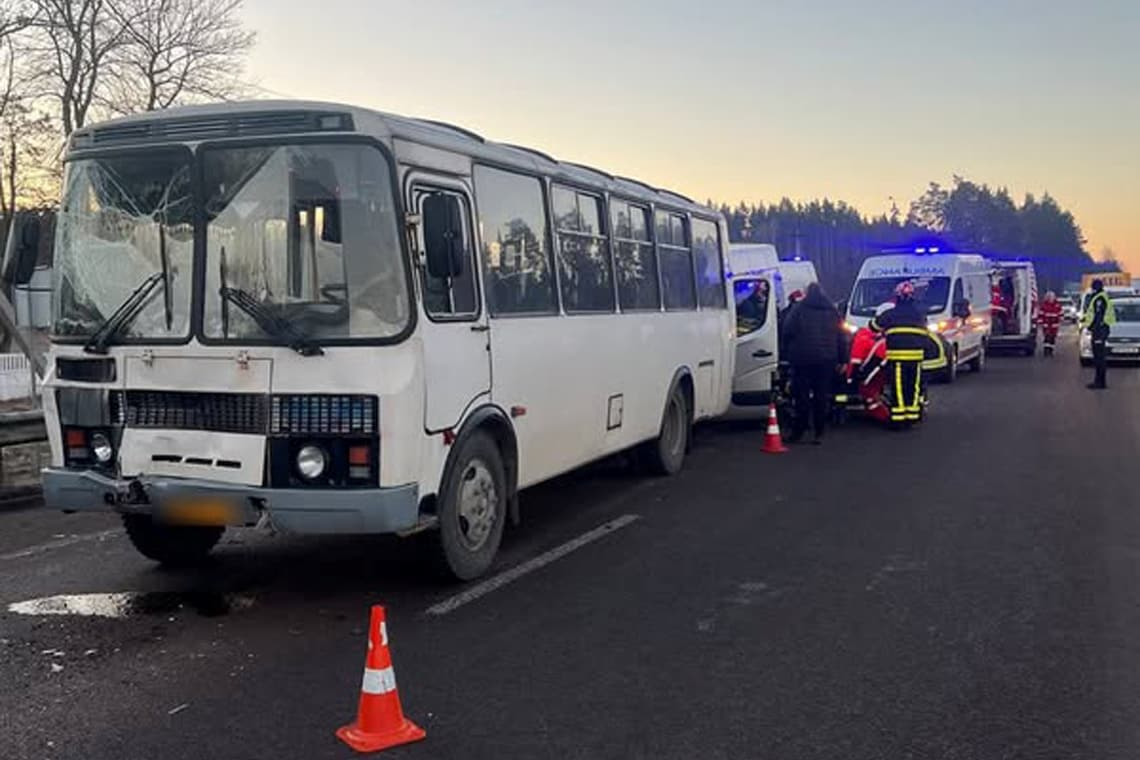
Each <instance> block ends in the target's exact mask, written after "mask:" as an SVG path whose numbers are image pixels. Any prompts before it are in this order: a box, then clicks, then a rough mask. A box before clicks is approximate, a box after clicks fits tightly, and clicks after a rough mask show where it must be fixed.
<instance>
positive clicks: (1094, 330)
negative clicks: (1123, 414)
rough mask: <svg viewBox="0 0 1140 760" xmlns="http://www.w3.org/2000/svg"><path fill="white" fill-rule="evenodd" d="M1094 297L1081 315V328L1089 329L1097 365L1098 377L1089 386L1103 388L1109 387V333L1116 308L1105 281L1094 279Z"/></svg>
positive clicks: (1095, 388)
mask: <svg viewBox="0 0 1140 760" xmlns="http://www.w3.org/2000/svg"><path fill="white" fill-rule="evenodd" d="M1092 291H1093V295H1092V298H1091V299H1089V304H1088V306H1087V307H1086V308H1085V313H1084V314H1082V315H1081V328H1082V329H1085V330H1088V331H1089V337H1090V338H1092V355H1093V365H1094V366H1095V367H1096V377H1095V379H1094V380H1093V381H1092V382H1091V383H1089V386H1088V387H1089V388H1091V389H1093V390H1101V389H1104V388H1107V387H1108V382H1107V380H1106V378H1105V375H1106V374H1107V373H1108V334H1109V333H1110V332H1111V331H1112V326H1113V325H1114V324H1116V309H1115V308H1113V306H1112V301H1111V300H1110V299H1109V297H1108V293H1105V292H1104V281H1103V280H1099V279H1098V280H1093V281H1092Z"/></svg>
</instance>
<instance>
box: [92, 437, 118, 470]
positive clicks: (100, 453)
mask: <svg viewBox="0 0 1140 760" xmlns="http://www.w3.org/2000/svg"><path fill="white" fill-rule="evenodd" d="M89 444H90V446H91V453H92V454H94V455H95V460H96V461H97V462H99V464H108V463H109V462H110V461H111V458H112V457H113V456H115V449H114V447H113V446H111V441H110V439H108V438H107V436H106V435H105V434H104V433H92V434H91V438H90V440H89Z"/></svg>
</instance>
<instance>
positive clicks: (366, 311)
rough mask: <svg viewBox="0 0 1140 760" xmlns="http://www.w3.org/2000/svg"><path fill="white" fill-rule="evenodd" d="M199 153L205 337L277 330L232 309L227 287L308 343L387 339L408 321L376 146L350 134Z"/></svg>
mask: <svg viewBox="0 0 1140 760" xmlns="http://www.w3.org/2000/svg"><path fill="white" fill-rule="evenodd" d="M201 161H202V176H203V182H204V185H203V196H204V198H205V211H206V229H205V236H206V288H205V294H204V296H205V297H204V307H203V308H204V319H203V333H204V337H206V338H207V339H211V340H227V339H228V340H231V341H236V342H250V341H274V342H276V341H277V340H278V339H279V337H280V336H274V335H267V334H266V331H265V330H264V328H263V327H262V326H260V325H259V324H258V321H257V319H255V318H254V315H252V314H251V313H250V311H249V310H248V309H240V308H235V304H236V303H237V302H238V300H239V298H235V297H234V296H240V300H243V301H244V302H246V303H247V304H248V303H252V302H256V304H257V310H259V311H260V312H262V313H263V314H268V315H270V318H279V319H280V320H285V321H286V322H288V323H289V324H290V325H291V326H292V327H293V328H294V329H295V330H296V331H297V332H299V333H300V334H301V335H303V336H305V337H306V338H308V339H310V340H312V341H315V342H318V343H324V342H328V341H336V340H338V339H373V340H376V339H380V340H383V339H390V338H394V337H397V336H399V335H400V334H401V333H403V332H404V330H405V329H406V328H407V327H408V326H409V320H410V318H411V306H410V298H409V293H408V276H407V272H406V270H405V267H404V263H403V258H402V256H401V253H400V240H399V233H398V227H397V216H396V208H395V202H394V199H393V196H392V182H391V174H390V169H389V166H388V163H387V160H386V159H385V157H384V156H383V154H381V153H380V151H378V150H377V149H375V148H373V147H370V146H366V145H361V144H357V143H350V144H330V145H320V144H303V145H271V146H256V147H228V148H221V147H218V148H209V149H206V150H205V151H204V152H203V153H202V154H201ZM223 292H225V293H228V294H229V295H230V297H228V298H227V297H225V296H223V295H222V293H223ZM263 321H264V320H263Z"/></svg>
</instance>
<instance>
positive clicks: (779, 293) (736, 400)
mask: <svg viewBox="0 0 1140 760" xmlns="http://www.w3.org/2000/svg"><path fill="white" fill-rule="evenodd" d="M728 262H729V266H728V270H729V271H728V278H729V280H730V281H731V282H732V293H733V301H734V304H735V307H736V367H735V371H734V372H733V377H732V406H733V408H734V409H735V410H736V411H745V410H746V408H747V407H759V406H764V405H766V404H767V403H768V402H769V401H771V398H772V385H773V380H774V377H775V375H776V371H777V370H778V369H779V364H780V351H779V335H780V330H779V325H778V323H777V311H778V307H779V306H781V305H782V304H783V299H784V285H783V278H782V275H781V272H780V259H779V256H778V255H777V253H776V247H775V246H773V245H768V244H759V243H739V244H736V243H734V244H732V245H730V246H729V250H728Z"/></svg>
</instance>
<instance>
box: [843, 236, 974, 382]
mask: <svg viewBox="0 0 1140 760" xmlns="http://www.w3.org/2000/svg"><path fill="white" fill-rule="evenodd" d="M906 280H910V281H911V282H912V283H913V284H914V288H915V298H916V300H917V301H918V306H919V309H920V310H922V311H923V312H925V313H926V318H927V326H928V327H929V328H930V331H931V332H933V333H935V334H937V335H938V336H939V337H941V339H942V341H943V344H944V345H945V347H946V356H947V358H948V359H950V362H949V364H948V366H947V369H946V371H945V374H944V375H943V377H944V379H945V380H947V381H948V382H953V381H954V380H955V379H956V378H957V376H958V369H959V368H960V367H961V366H962V365H968V366H969V367H970V369H971V370H973V371H975V372H980V371H981V370H982V368H983V367H984V366H985V361H986V347H987V344H988V343H989V338H990V329H991V322H990V300H991V291H990V266H989V264H987V263H986V260H985V259H984V258H983V257H981V256H979V255H977V254H970V253H940V252H938V251H937V250H935V251H934V252H929V249H919V250H916V251H914V252H911V253H899V254H896V253H892V254H883V255H879V256H871V257H869V258H867V259H866V260H865V261H864V262H863V266H862V267H861V268H860V270H859V276H858V277H857V278H856V280H855V286H854V287H853V288H852V289H851V298H850V300H849V301H848V303H847V329H848V330H849V331H850V332H854V331H855V330H857V329H859V328H860V327H863V326H865V325H867V323H869V322H870V321H871V318H872V317H874V316H875V309H876V308H877V307H878V306H879V305H880V304H883V303H886V302H888V301H891V300H893V299H894V295H895V288H896V287H898V285H899V284H900V283H902V282H904V281H906Z"/></svg>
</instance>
